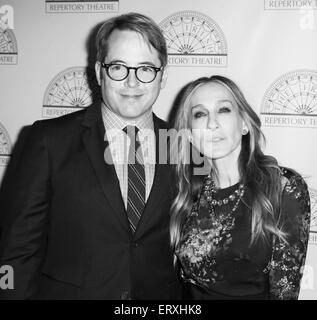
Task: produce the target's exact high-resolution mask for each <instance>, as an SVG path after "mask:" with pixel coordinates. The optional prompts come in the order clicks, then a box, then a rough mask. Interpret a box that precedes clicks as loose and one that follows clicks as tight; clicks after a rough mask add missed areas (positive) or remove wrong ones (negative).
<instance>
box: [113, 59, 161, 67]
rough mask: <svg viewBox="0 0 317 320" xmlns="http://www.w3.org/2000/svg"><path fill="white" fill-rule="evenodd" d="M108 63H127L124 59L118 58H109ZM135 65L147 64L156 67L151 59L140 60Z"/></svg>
mask: <svg viewBox="0 0 317 320" xmlns="http://www.w3.org/2000/svg"><path fill="white" fill-rule="evenodd" d="M109 63H120V64H124V65H128V64H127V63H126V62H125V61H123V60H119V59H114V60H111V61H110V62H109ZM137 65H138V66H144V65H149V66H152V67H156V66H155V64H154V63H153V62H151V61H142V62H139V63H138V64H137Z"/></svg>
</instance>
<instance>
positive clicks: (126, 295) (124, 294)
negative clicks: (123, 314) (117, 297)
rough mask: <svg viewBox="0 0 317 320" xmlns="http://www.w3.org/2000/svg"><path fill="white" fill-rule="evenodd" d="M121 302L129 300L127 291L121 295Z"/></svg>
mask: <svg viewBox="0 0 317 320" xmlns="http://www.w3.org/2000/svg"><path fill="white" fill-rule="evenodd" d="M121 300H131V298H130V294H129V292H128V291H124V292H122V294H121Z"/></svg>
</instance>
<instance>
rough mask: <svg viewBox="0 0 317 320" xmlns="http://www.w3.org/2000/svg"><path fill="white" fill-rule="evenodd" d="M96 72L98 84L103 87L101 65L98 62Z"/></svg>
mask: <svg viewBox="0 0 317 320" xmlns="http://www.w3.org/2000/svg"><path fill="white" fill-rule="evenodd" d="M95 72H96V79H97V82H98V84H99V85H101V74H100V72H101V64H100V61H97V62H96V63H95Z"/></svg>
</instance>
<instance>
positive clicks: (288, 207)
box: [176, 168, 310, 299]
mask: <svg viewBox="0 0 317 320" xmlns="http://www.w3.org/2000/svg"><path fill="white" fill-rule="evenodd" d="M282 172H283V176H284V177H285V178H286V181H287V182H286V184H285V186H284V190H283V195H282V212H281V219H282V225H283V231H284V232H287V233H288V235H289V236H288V237H287V240H288V244H285V243H284V242H282V241H280V240H279V239H278V238H277V237H272V238H271V243H270V244H269V245H266V244H265V243H263V242H262V241H257V242H256V244H255V245H254V246H250V239H251V210H250V207H249V206H247V203H248V198H249V194H250V191H251V190H249V189H248V188H247V186H246V187H245V192H244V194H243V196H242V200H241V201H240V202H239V203H238V205H237V206H236V209H235V210H232V208H233V206H234V203H236V202H235V201H228V203H226V204H222V205H221V206H218V205H217V206H212V205H211V201H210V198H208V199H207V195H206V193H205V192H204V190H205V188H206V184H207V183H210V181H209V182H206V181H208V179H205V180H204V184H203V186H202V191H201V193H200V197H199V199H198V200H197V202H196V203H194V205H193V208H192V211H191V214H190V216H189V217H188V218H187V220H186V221H185V224H184V226H183V230H182V235H181V240H180V243H179V245H178V248H177V250H176V255H177V257H178V260H179V262H180V266H181V277H182V279H183V281H184V287H185V298H187V299H297V298H298V294H299V289H300V280H301V277H302V272H303V266H304V263H305V258H306V251H307V244H308V235H309V221H310V201H309V194H308V191H307V185H306V183H305V182H304V180H303V179H302V177H301V176H299V175H298V174H295V173H293V172H292V171H290V170H288V169H285V168H282ZM235 190H239V184H236V185H233V186H231V187H229V188H225V189H220V190H218V191H217V193H215V194H214V196H213V199H214V200H217V199H218V200H219V199H224V198H227V199H229V198H230V195H232V194H234V192H235ZM236 192H237V191H236ZM231 200H232V199H231ZM225 202H227V201H225ZM211 208H214V209H213V210H212V209H211Z"/></svg>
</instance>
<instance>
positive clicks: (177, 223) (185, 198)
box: [170, 76, 286, 250]
mask: <svg viewBox="0 0 317 320" xmlns="http://www.w3.org/2000/svg"><path fill="white" fill-rule="evenodd" d="M207 83H218V84H220V85H222V86H224V87H225V88H226V89H228V90H229V92H230V93H231V94H232V95H233V97H234V99H235V101H236V103H237V105H238V111H239V114H240V116H241V118H242V119H243V120H244V122H245V124H246V126H247V127H248V133H247V134H246V135H243V136H242V146H241V152H240V155H239V160H238V161H239V163H238V167H239V174H240V179H241V182H242V183H244V185H246V186H247V188H248V189H249V190H252V194H251V195H250V196H251V199H250V200H251V202H250V203H249V204H247V205H249V206H250V207H251V211H252V218H251V219H252V223H251V231H252V234H251V242H250V245H253V244H254V243H255V242H256V241H258V240H262V241H264V242H266V243H269V241H270V237H271V236H272V235H276V236H277V237H279V238H280V239H281V240H282V241H286V234H285V233H284V232H283V231H282V226H281V225H280V223H279V215H280V202H281V194H282V184H281V170H280V168H279V166H278V163H277V161H276V159H275V158H273V157H271V156H267V155H264V153H263V152H262V149H261V144H262V143H264V142H265V138H264V135H263V133H262V131H261V120H260V118H259V117H258V116H257V114H256V113H255V112H254V111H253V109H252V108H251V106H250V105H249V104H248V102H247V101H246V99H245V97H244V95H243V94H242V92H241V90H240V89H239V87H238V86H237V85H236V84H235V83H234V82H233V81H232V80H230V79H228V78H226V77H223V76H212V77H210V78H207V77H203V78H199V79H197V80H195V81H192V82H190V83H189V84H188V85H186V86H185V87H184V89H183V90H182V96H181V98H180V101H179V104H178V109H177V112H176V116H175V121H174V127H175V129H176V130H178V131H180V130H184V129H185V130H188V129H189V130H190V129H191V128H190V114H191V110H190V107H189V105H190V100H191V97H192V95H193V93H194V92H195V91H196V90H197V88H199V87H200V86H202V85H204V84H207ZM177 143H178V146H177V147H178V161H177V164H176V165H174V174H175V178H176V181H177V182H176V183H177V196H176V198H175V199H174V201H173V204H172V207H171V223H170V236H171V245H172V248H173V249H174V250H175V248H176V247H177V246H178V243H179V241H180V236H181V230H182V226H183V223H184V221H185V219H186V217H187V216H188V215H189V213H190V211H191V209H192V206H193V204H194V202H195V201H196V200H197V198H198V195H199V192H200V189H201V185H202V181H203V179H202V177H201V176H196V175H194V168H195V166H194V164H193V163H192V162H191V163H188V161H187V162H186V160H185V159H184V158H185V157H186V156H187V155H188V150H187V149H188V148H189V144H188V143H184V141H183V140H178V142H177ZM211 170H213V169H211ZM213 174H216V173H215V172H213Z"/></svg>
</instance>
